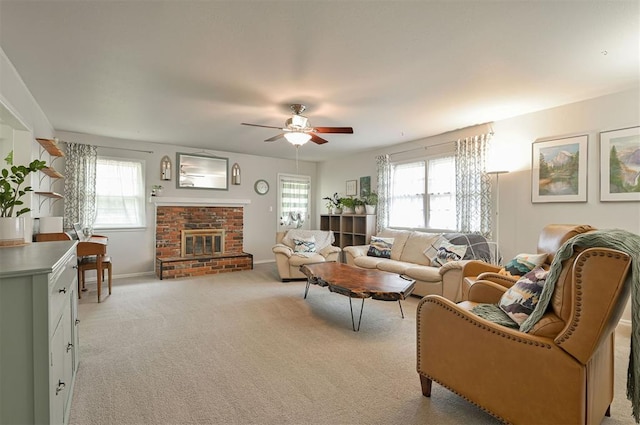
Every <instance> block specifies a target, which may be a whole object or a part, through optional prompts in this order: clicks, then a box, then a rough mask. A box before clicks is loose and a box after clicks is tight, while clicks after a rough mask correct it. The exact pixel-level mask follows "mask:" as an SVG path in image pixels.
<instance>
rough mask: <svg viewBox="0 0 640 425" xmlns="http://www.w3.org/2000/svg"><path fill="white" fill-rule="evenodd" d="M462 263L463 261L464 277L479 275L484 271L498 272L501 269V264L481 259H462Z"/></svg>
mask: <svg viewBox="0 0 640 425" xmlns="http://www.w3.org/2000/svg"><path fill="white" fill-rule="evenodd" d="M460 263H462V275H463V277H469V276H478V275H479V274H481V273H484V272H493V273H498V271H499V270H500V269H501V267H500V266H496V265H494V264H489V263H485V262H484V261H480V260H467V261H464V262H462V261H460Z"/></svg>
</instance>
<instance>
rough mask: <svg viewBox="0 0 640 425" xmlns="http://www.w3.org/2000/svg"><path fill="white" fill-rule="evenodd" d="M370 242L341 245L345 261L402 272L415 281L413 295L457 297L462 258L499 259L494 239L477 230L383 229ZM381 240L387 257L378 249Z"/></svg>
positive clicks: (494, 260) (369, 267)
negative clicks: (468, 231) (478, 232)
mask: <svg viewBox="0 0 640 425" xmlns="http://www.w3.org/2000/svg"><path fill="white" fill-rule="evenodd" d="M380 239H382V242H380ZM372 242H373V244H369V245H358V246H347V247H344V249H343V250H344V254H345V261H346V263H347V264H350V265H354V266H357V267H361V268H367V269H378V270H382V271H387V272H391V273H398V274H403V275H406V276H408V277H410V278H411V279H414V280H415V281H416V285H415V289H414V291H413V295H417V296H426V295H431V294H435V295H441V296H443V297H445V298H447V299H449V300H452V301H459V300H460V299H461V280H462V266H463V265H464V263H465V262H467V261H470V260H482V261H484V262H487V263H493V264H499V262H500V256H499V253H498V250H497V247H496V245H495V243H493V242H490V241H488V240H487V239H486V238H485V237H483V236H481V235H477V234H463V233H426V232H419V231H410V230H394V229H383V230H382V231H381V232H380V233H379V234H378V235H376V236H374V237H372ZM385 244H387V245H389V246H388V247H387V248H389V250H388V251H389V252H388V256H389V258H385V256H384V255H385V253H381V252H380V251H384V249H381V248H380V246H384V245H385ZM381 254H382V255H381ZM436 257H439V258H436Z"/></svg>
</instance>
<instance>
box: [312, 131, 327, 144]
mask: <svg viewBox="0 0 640 425" xmlns="http://www.w3.org/2000/svg"><path fill="white" fill-rule="evenodd" d="M309 135H310V136H311V141H312V142H313V143H316V144H318V145H324V144H325V143H328V142H329V141H328V140H324V139H323V138H322V137H319V136H317V135H315V134H313V133H309Z"/></svg>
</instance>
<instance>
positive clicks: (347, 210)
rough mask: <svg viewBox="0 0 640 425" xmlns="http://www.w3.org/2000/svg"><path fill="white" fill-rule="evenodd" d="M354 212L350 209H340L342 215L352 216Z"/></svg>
mask: <svg viewBox="0 0 640 425" xmlns="http://www.w3.org/2000/svg"><path fill="white" fill-rule="evenodd" d="M354 212H355V211H354V209H353V208H351V207H342V214H353V213H354Z"/></svg>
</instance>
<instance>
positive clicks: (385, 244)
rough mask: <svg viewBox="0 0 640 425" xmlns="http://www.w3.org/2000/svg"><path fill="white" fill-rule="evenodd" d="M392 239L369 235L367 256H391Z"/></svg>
mask: <svg viewBox="0 0 640 425" xmlns="http://www.w3.org/2000/svg"><path fill="white" fill-rule="evenodd" d="M393 240H394V238H381V237H379V236H371V244H370V245H369V250H368V251H367V255H368V256H369V257H380V258H391V248H392V247H393Z"/></svg>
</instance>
